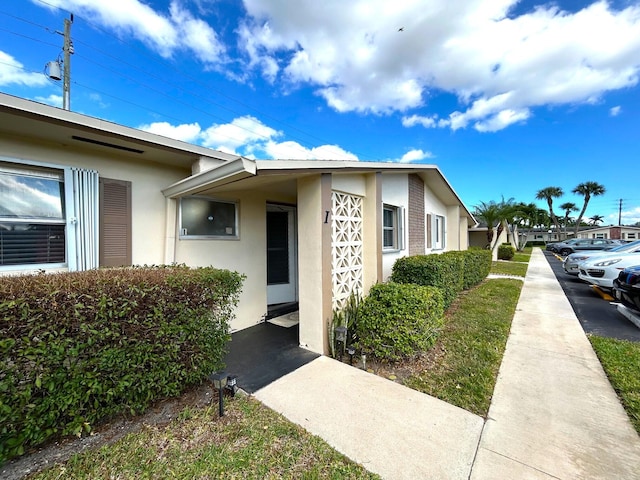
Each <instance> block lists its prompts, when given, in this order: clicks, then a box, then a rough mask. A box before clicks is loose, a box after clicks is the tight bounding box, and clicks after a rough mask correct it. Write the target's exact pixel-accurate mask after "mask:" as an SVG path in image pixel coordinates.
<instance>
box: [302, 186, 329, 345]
mask: <svg viewBox="0 0 640 480" xmlns="http://www.w3.org/2000/svg"><path fill="white" fill-rule="evenodd" d="M298 265H299V276H300V278H299V281H298V286H299V316H300V345H302V346H303V347H306V348H308V349H309V350H312V351H314V352H318V353H322V354H325V353H327V348H328V335H327V332H328V331H327V328H328V327H327V325H328V322H329V321H330V319H331V315H332V308H331V297H332V281H331V174H320V175H313V176H309V177H303V178H300V179H298Z"/></svg>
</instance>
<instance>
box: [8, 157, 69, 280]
mask: <svg viewBox="0 0 640 480" xmlns="http://www.w3.org/2000/svg"><path fill="white" fill-rule="evenodd" d="M29 167H31V168H33V169H35V170H42V171H43V172H47V171H49V172H51V174H52V176H51V177H49V178H53V176H57V177H58V178H59V181H60V183H62V188H61V198H60V200H61V203H62V217H61V218H59V219H48V218H45V217H42V218H27V217H22V218H12V217H7V216H4V217H0V222H3V223H14V224H27V225H28V224H37V225H60V226H63V227H64V229H63V231H64V233H63V235H64V240H63V241H64V260H63V261H62V262H49V263H19V264H8V265H0V272H8V271H26V270H45V269H61V268H69V258H71V257H72V256H73V255H75V248H76V246H75V241H74V239H72V238H71V237H72V235H71V234H70V231H69V228H68V222H69V219H70V218H73V216H74V210H73V208H74V207H73V188H69V186H70V185H72V178H71V167H66V166H62V165H57V164H51V163H46V162H37V161H31V160H26V159H21V158H20V159H18V158H12V157H5V156H0V170H4V171H9V172H11V169H12V168H13V169H14V172H11V173H13V174H15V173H16V172H19V171H20V170H25V169H29ZM43 178H45V177H44V176H43Z"/></svg>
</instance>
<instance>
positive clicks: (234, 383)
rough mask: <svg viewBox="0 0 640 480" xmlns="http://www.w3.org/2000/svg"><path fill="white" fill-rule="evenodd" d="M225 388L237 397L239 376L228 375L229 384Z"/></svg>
mask: <svg viewBox="0 0 640 480" xmlns="http://www.w3.org/2000/svg"><path fill="white" fill-rule="evenodd" d="M225 388H226V389H227V390H228V391H229V393H231V396H232V397H235V396H236V392H237V391H238V376H237V375H229V376H228V377H227V386H226V387H225Z"/></svg>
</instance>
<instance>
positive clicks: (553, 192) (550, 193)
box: [536, 187, 564, 232]
mask: <svg viewBox="0 0 640 480" xmlns="http://www.w3.org/2000/svg"><path fill="white" fill-rule="evenodd" d="M562 195H564V192H563V191H562V188H560V187H546V188H543V189H542V190H538V192H537V193H536V198H537V199H538V200H546V201H547V205H549V216H550V217H551V221H552V222H553V224H554V225H555V227H556V232H560V224H559V223H558V218H557V217H556V214H555V213H553V199H554V198H559V197H561V196H562Z"/></svg>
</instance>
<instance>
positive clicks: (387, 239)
mask: <svg viewBox="0 0 640 480" xmlns="http://www.w3.org/2000/svg"><path fill="white" fill-rule="evenodd" d="M382 237H383V246H384V247H394V246H395V245H394V238H393V237H394V234H393V230H384V231H383V232H382Z"/></svg>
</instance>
